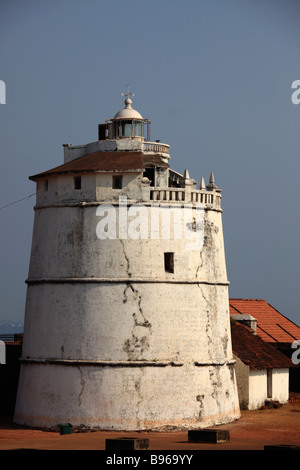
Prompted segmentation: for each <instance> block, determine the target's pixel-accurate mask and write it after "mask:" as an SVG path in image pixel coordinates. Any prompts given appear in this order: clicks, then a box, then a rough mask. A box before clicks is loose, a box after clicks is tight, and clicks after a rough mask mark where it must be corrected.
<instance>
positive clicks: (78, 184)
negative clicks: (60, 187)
mask: <svg viewBox="0 0 300 470" xmlns="http://www.w3.org/2000/svg"><path fill="white" fill-rule="evenodd" d="M74 189H81V176H75V178H74Z"/></svg>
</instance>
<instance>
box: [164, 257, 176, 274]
mask: <svg viewBox="0 0 300 470" xmlns="http://www.w3.org/2000/svg"><path fill="white" fill-rule="evenodd" d="M164 255H165V272H166V273H174V253H164Z"/></svg>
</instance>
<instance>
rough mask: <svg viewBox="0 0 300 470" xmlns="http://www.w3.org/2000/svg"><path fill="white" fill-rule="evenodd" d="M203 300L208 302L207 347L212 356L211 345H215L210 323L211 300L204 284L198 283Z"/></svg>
mask: <svg viewBox="0 0 300 470" xmlns="http://www.w3.org/2000/svg"><path fill="white" fill-rule="evenodd" d="M198 287H199V289H200V292H201V295H202V298H203V300H204V301H205V302H206V328H205V332H206V335H207V346H208V347H207V349H208V354H209V357H210V358H212V351H211V346H213V331H212V328H211V325H210V311H211V302H210V301H209V300H208V299H207V298H206V297H205V295H204V292H203V289H202V286H201V285H200V284H198Z"/></svg>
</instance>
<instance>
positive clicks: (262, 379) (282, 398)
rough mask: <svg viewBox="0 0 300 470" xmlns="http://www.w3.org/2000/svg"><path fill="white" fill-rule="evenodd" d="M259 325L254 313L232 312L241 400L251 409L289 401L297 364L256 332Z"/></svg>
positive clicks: (233, 345) (232, 332)
mask: <svg viewBox="0 0 300 470" xmlns="http://www.w3.org/2000/svg"><path fill="white" fill-rule="evenodd" d="M249 317H250V318H249ZM255 324H256V321H255V319H254V318H253V317H252V316H250V315H234V314H232V315H231V334H232V348H233V354H234V357H235V359H236V364H235V372H236V378H237V387H238V395H239V403H240V407H241V408H242V409H248V410H256V409H258V408H260V407H262V406H264V405H265V403H266V402H268V401H276V402H278V403H281V404H285V403H287V402H288V400H289V370H290V368H291V367H293V363H292V361H291V360H290V359H289V358H288V357H286V356H285V355H284V354H282V353H281V352H280V351H278V350H277V349H276V348H275V347H274V346H271V345H270V344H268V343H266V342H265V341H264V340H263V339H262V338H261V337H260V336H258V335H256V328H255V326H256V325H255ZM248 325H252V326H248ZM254 325H255V326H254ZM253 326H254V328H253Z"/></svg>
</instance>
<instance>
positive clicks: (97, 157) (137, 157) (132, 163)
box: [29, 151, 144, 181]
mask: <svg viewBox="0 0 300 470" xmlns="http://www.w3.org/2000/svg"><path fill="white" fill-rule="evenodd" d="M143 169H144V156H143V154H142V152H125V151H124V152H95V153H90V154H89V155H85V156H84V157H79V158H76V159H75V160H72V161H70V162H68V163H64V164H63V165H59V166H57V167H55V168H52V169H50V170H48V171H44V172H42V173H39V174H37V175H33V176H31V177H30V178H29V179H31V180H33V181H35V180H36V179H37V178H40V177H45V176H50V175H57V174H68V173H85V172H97V171H135V170H136V171H143Z"/></svg>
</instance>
